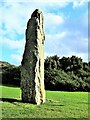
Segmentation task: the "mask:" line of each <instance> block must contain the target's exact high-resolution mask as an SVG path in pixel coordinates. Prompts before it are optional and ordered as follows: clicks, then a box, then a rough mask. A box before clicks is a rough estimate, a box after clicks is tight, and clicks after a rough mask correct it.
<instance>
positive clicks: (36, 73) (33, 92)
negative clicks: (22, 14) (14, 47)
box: [21, 9, 45, 104]
mask: <svg viewBox="0 0 90 120" xmlns="http://www.w3.org/2000/svg"><path fill="white" fill-rule="evenodd" d="M44 40H45V35H44V29H43V14H42V12H41V11H40V10H39V9H36V10H35V11H34V12H33V13H32V15H31V19H29V21H28V23H27V29H26V44H25V50H24V54H23V59H22V62H21V64H22V67H21V90H22V101H23V102H29V103H34V104H41V103H44V102H45V89H44Z"/></svg>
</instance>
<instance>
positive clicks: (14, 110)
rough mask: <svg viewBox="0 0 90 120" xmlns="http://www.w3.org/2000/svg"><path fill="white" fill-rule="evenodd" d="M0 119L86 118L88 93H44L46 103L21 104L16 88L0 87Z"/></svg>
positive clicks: (18, 91)
mask: <svg viewBox="0 0 90 120" xmlns="http://www.w3.org/2000/svg"><path fill="white" fill-rule="evenodd" d="M1 90H2V95H1V94H0V101H1V98H3V101H1V102H0V104H1V105H2V107H1V108H2V115H1V116H0V117H2V118H88V92H61V91H46V102H45V103H44V104H42V105H38V106H37V105H33V104H29V103H22V102H21V97H20V94H21V91H20V88H17V87H8V86H0V91H1Z"/></svg>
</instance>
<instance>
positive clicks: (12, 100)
mask: <svg viewBox="0 0 90 120" xmlns="http://www.w3.org/2000/svg"><path fill="white" fill-rule="evenodd" d="M0 101H2V102H10V103H13V102H22V101H21V100H17V99H14V98H0Z"/></svg>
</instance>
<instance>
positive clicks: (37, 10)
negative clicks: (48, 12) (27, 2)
mask: <svg viewBox="0 0 90 120" xmlns="http://www.w3.org/2000/svg"><path fill="white" fill-rule="evenodd" d="M40 14H42V11H41V10H40V9H36V10H35V11H34V12H33V13H32V15H31V17H36V18H38V17H39V15H40Z"/></svg>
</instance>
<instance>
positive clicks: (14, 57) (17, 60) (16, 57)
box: [11, 54, 22, 65]
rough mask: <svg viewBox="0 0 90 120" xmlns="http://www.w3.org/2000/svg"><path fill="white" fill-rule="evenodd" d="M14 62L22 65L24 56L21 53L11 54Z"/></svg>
mask: <svg viewBox="0 0 90 120" xmlns="http://www.w3.org/2000/svg"><path fill="white" fill-rule="evenodd" d="M11 59H12V64H16V65H20V64H21V60H22V56H21V55H19V54H11Z"/></svg>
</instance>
